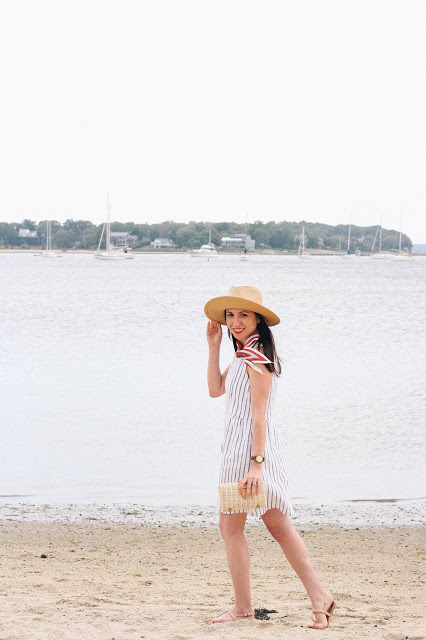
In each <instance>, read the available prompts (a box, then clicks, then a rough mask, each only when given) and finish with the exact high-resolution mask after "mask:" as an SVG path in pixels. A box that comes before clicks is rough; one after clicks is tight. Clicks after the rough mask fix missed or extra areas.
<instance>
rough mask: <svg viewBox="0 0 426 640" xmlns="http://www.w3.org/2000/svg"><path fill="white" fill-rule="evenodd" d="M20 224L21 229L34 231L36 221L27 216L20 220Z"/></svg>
mask: <svg viewBox="0 0 426 640" xmlns="http://www.w3.org/2000/svg"><path fill="white" fill-rule="evenodd" d="M20 226H21V229H29V230H30V231H35V229H36V222H34V220H29V219H28V218H25V220H22V222H21V225H20Z"/></svg>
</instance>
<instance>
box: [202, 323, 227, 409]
mask: <svg viewBox="0 0 426 640" xmlns="http://www.w3.org/2000/svg"><path fill="white" fill-rule="evenodd" d="M206 338H207V344H208V345H209V363H208V365H207V384H208V386H209V394H210V397H211V398H219V396H223V394H224V393H225V380H226V376H227V374H228V369H229V367H227V368H226V369H225V371H224V372H223V373H221V372H220V365H219V354H220V343H221V341H222V327H221V325H220V324H219V323H218V322H211V321H209V322H208V323H207V330H206Z"/></svg>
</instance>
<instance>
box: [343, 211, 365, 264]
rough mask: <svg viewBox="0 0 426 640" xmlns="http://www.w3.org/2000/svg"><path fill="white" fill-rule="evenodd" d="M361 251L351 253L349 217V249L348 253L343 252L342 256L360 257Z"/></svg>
mask: <svg viewBox="0 0 426 640" xmlns="http://www.w3.org/2000/svg"><path fill="white" fill-rule="evenodd" d="M360 255H361V254H360V252H359V251H358V252H357V251H356V252H355V253H351V218H349V231H348V250H347V253H342V256H341V257H342V258H345V259H347V258H359V256H360Z"/></svg>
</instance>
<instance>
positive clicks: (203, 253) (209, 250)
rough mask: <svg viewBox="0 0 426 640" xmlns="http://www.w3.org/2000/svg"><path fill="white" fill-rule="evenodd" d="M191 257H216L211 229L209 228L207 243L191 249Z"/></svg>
mask: <svg viewBox="0 0 426 640" xmlns="http://www.w3.org/2000/svg"><path fill="white" fill-rule="evenodd" d="M191 257H192V258H216V257H217V250H216V245H215V244H213V242H212V230H211V229H209V241H208V243H207V244H202V245H201V247H200V248H199V249H193V250H192V251H191Z"/></svg>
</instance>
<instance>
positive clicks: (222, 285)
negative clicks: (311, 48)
mask: <svg viewBox="0 0 426 640" xmlns="http://www.w3.org/2000/svg"><path fill="white" fill-rule="evenodd" d="M425 275H426V259H422V258H417V259H415V260H413V261H412V262H410V263H405V262H397V261H395V262H394V261H387V260H386V261H385V260H384V261H380V260H377V261H376V260H371V259H370V258H367V257H361V258H357V259H351V260H342V259H341V258H339V257H335V256H330V257H328V256H325V257H324V256H318V257H314V258H312V260H299V259H298V258H297V257H293V256H278V255H264V256H263V255H253V256H249V258H248V259H247V261H242V260H240V257H239V256H231V255H227V256H219V257H217V258H215V259H210V260H207V259H194V258H191V257H190V256H189V255H184V254H174V255H164V254H160V255H143V254H141V255H135V256H134V259H133V260H126V261H99V260H95V259H94V257H93V255H88V254H72V255H71V254H67V255H64V256H63V257H62V258H60V259H40V258H35V257H34V256H33V255H32V254H18V253H17V254H6V253H2V254H0V360H1V373H0V376H1V378H0V383H1V389H0V422H1V427H0V447H1V451H0V462H1V464H0V483H1V488H0V493H1V495H2V496H3V497H4V496H15V497H16V499H17V500H19V501H20V502H22V501H29V502H32V503H49V502H52V503H53V502H74V503H99V504H112V503H141V504H144V505H152V506H158V505H166V504H167V505H189V504H196V505H205V506H207V505H214V504H216V491H217V488H216V487H217V479H218V471H219V464H220V444H221V439H222V434H223V423H224V398H223V397H222V398H219V399H211V398H209V395H208V390H207V384H206V365H207V345H206V340H205V326H206V318H205V316H204V312H203V307H204V304H205V302H206V301H207V300H208V299H209V298H211V297H214V296H218V295H225V294H227V292H228V290H229V288H230V286H232V285H242V284H250V285H254V286H257V287H259V288H260V289H261V290H262V293H263V296H264V303H265V305H266V306H268V307H270V308H271V309H273V310H274V311H275V312H276V313H278V315H279V316H280V317H281V320H282V322H281V324H280V325H278V326H277V327H275V328H274V335H275V338H276V342H277V347H278V352H279V354H280V356H281V358H282V361H283V374H282V376H281V379H280V383H279V391H278V398H277V415H278V418H279V423H280V429H281V432H282V437H283V439H284V442H285V447H286V452H287V463H288V471H289V479H290V488H291V494H292V496H293V498H294V500H295V502H296V503H297V502H308V503H323V504H326V503H327V504H329V503H332V502H335V501H339V500H388V499H400V500H414V499H417V498H421V497H423V496H424V488H423V485H422V474H421V471H422V467H421V465H422V462H423V459H424V457H423V456H424V433H425V422H426V420H425V417H426V390H425V383H424V380H425V369H426V357H425V356H426V353H425V351H426V340H425V331H424V319H425V317H426V313H425V312H426V308H425V307H426V279H425ZM232 354H233V350H232V345H231V342H230V340H229V339H228V337H227V336H226V335H224V338H223V345H222V354H221V359H222V365H223V368H224V367H225V366H227V364H228V363H229V361H230V359H231V358H232ZM10 499H11V498H8V500H10Z"/></svg>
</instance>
